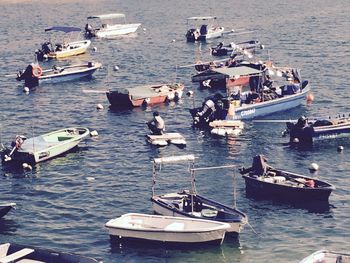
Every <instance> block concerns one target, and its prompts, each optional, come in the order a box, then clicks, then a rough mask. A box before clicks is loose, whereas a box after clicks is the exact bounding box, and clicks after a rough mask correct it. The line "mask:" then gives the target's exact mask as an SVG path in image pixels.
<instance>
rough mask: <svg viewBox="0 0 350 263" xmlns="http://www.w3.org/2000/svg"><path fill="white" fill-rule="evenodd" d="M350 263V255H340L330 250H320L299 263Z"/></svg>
mask: <svg viewBox="0 0 350 263" xmlns="http://www.w3.org/2000/svg"><path fill="white" fill-rule="evenodd" d="M347 262H350V254H349V253H338V252H333V251H329V250H319V251H316V252H314V253H312V254H311V255H309V256H307V257H306V258H304V259H302V260H301V261H300V262H299V263H347Z"/></svg>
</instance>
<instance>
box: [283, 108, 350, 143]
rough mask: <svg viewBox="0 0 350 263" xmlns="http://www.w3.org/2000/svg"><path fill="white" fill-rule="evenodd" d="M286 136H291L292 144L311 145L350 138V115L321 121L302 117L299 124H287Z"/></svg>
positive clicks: (341, 115)
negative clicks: (317, 142)
mask: <svg viewBox="0 0 350 263" xmlns="http://www.w3.org/2000/svg"><path fill="white" fill-rule="evenodd" d="M286 125H287V129H286V130H285V131H284V133H283V134H284V135H286V134H289V136H290V142H298V143H300V144H302V145H310V144H312V143H313V142H315V141H320V140H327V139H337V138H347V137H350V115H348V114H346V115H345V114H339V115H337V116H334V117H332V116H329V117H328V118H321V119H313V120H312V119H310V120H309V119H307V118H306V117H305V116H301V117H300V118H299V119H298V121H297V122H291V121H287V122H286Z"/></svg>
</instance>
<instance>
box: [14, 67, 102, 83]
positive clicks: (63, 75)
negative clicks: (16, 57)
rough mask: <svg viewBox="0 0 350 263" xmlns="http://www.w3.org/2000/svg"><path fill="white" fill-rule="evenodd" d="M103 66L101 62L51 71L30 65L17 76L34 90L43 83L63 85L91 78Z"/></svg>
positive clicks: (54, 68) (52, 69) (56, 68)
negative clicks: (67, 82) (66, 82)
mask: <svg viewBox="0 0 350 263" xmlns="http://www.w3.org/2000/svg"><path fill="white" fill-rule="evenodd" d="M101 66H102V64H101V63H99V62H88V63H84V64H76V65H69V66H63V67H58V66H53V68H51V69H45V70H43V69H42V68H41V67H40V66H39V65H37V64H30V65H28V66H27V68H26V69H25V70H24V71H23V72H20V73H19V74H18V75H17V78H16V79H17V80H18V81H21V80H24V85H25V86H26V87H28V88H33V87H35V86H38V85H39V84H43V83H61V82H65V81H72V80H76V79H81V78H85V77H91V75H92V74H93V73H94V72H95V71H96V70H97V69H99V68H101Z"/></svg>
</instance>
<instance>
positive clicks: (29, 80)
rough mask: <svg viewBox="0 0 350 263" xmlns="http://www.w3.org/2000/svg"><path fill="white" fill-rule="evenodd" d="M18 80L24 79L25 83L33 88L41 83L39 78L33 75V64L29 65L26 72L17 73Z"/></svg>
mask: <svg viewBox="0 0 350 263" xmlns="http://www.w3.org/2000/svg"><path fill="white" fill-rule="evenodd" d="M16 80H18V81H21V80H24V85H25V86H26V87H28V88H33V87H36V86H38V85H39V78H37V77H35V76H34V75H33V66H32V65H28V67H27V68H26V69H25V71H24V72H20V73H19V74H18V75H17V78H16Z"/></svg>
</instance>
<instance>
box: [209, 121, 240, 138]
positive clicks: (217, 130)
mask: <svg viewBox="0 0 350 263" xmlns="http://www.w3.org/2000/svg"><path fill="white" fill-rule="evenodd" d="M209 127H210V128H211V131H210V133H211V134H215V135H219V136H226V135H240V134H241V133H242V131H243V128H244V123H243V122H242V121H239V120H237V121H236V120H215V121H212V122H210V123H209Z"/></svg>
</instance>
